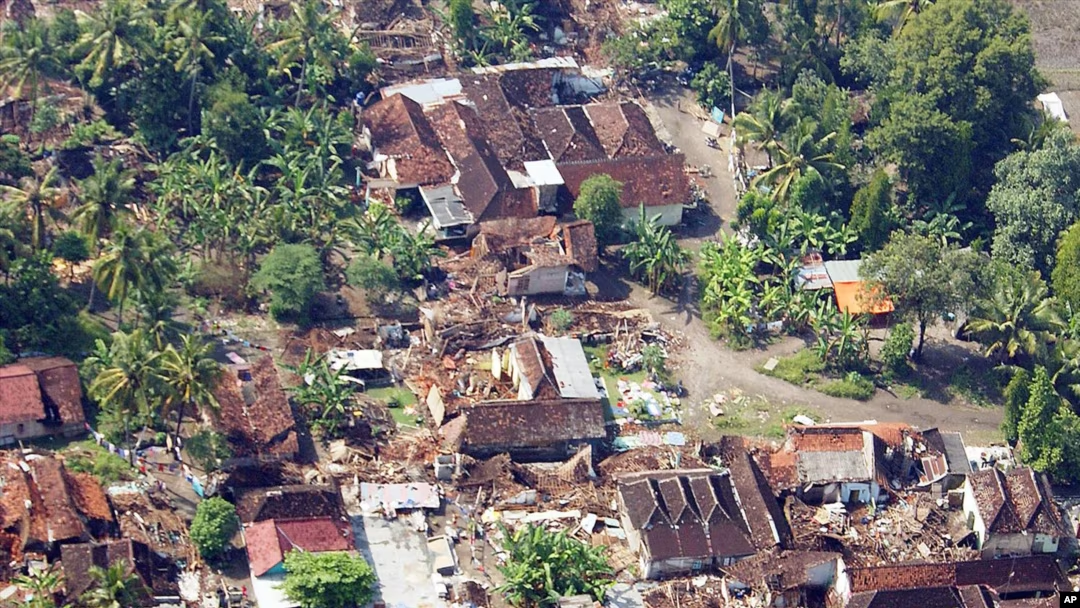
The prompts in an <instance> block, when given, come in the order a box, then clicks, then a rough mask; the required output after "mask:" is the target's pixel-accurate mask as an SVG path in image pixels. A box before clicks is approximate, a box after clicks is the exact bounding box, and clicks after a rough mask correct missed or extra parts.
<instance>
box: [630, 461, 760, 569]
mask: <svg viewBox="0 0 1080 608" xmlns="http://www.w3.org/2000/svg"><path fill="white" fill-rule="evenodd" d="M616 481H617V484H618V492H619V501H620V504H621V505H622V508H624V509H625V510H626V515H627V519H628V520H629V521H630V524H631V525H632V526H633V527H634V528H635V529H637V530H639V531H640V533H641V539H642V543H643V544H644V545H645V546H646V548H647V549H648V552H649V555H650V557H651V558H652V559H655V560H663V559H670V558H693V559H708V558H713V557H720V558H727V557H741V556H745V555H750V554H752V553H753V552H754V547H753V542H752V540H751V532H750V530H749V529H748V525H747V521H746V519H745V517H744V515H743V513H742V509H741V508H740V505H739V501H738V499H736V497H735V491H734V490H733V489H732V485H731V479H730V476H729V475H728V474H726V473H719V472H716V471H714V470H712V469H694V470H674V471H647V472H640V473H625V474H622V475H619V476H618V477H617V478H616Z"/></svg>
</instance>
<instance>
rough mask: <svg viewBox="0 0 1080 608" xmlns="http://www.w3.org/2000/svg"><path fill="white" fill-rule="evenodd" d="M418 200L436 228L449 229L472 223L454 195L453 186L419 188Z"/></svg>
mask: <svg viewBox="0 0 1080 608" xmlns="http://www.w3.org/2000/svg"><path fill="white" fill-rule="evenodd" d="M420 198H422V199H424V204H425V205H426V206H427V208H428V211H429V212H431V217H432V218H433V219H434V220H435V227H436V228H449V227H451V226H461V225H465V224H471V223H473V217H472V214H471V213H469V210H468V209H466V208H465V205H464V203H462V202H461V199H460V198H458V195H457V194H455V193H454V187H453V186H438V187H436V188H420Z"/></svg>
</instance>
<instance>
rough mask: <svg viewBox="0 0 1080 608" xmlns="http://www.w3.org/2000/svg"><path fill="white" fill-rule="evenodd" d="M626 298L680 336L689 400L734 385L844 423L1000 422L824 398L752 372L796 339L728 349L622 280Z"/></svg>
mask: <svg viewBox="0 0 1080 608" xmlns="http://www.w3.org/2000/svg"><path fill="white" fill-rule="evenodd" d="M622 289H624V290H625V289H629V291H630V295H629V300H630V302H632V303H633V304H634V305H635V306H640V307H641V308H645V309H647V310H649V312H651V313H652V315H653V317H654V318H655V319H656V320H657V321H659V322H660V323H662V324H663V325H664V326H665V327H667V328H668V329H671V330H674V331H677V332H679V333H680V334H682V336H683V339H684V340H685V349H684V350H683V351H682V352H681V353H680V354H679V356H678V360H677V365H678V370H677V371H676V375H677V377H678V378H680V379H682V381H683V383H684V385H685V386H686V388H687V390H688V391H689V393H690V402H691V403H692V404H697V403H700V402H701V401H702V400H704V399H707V398H708V397H710V396H712V395H713V394H715V393H717V392H721V391H727V390H730V389H732V388H737V389H740V390H741V391H743V392H744V393H746V394H750V395H760V396H762V397H764V398H765V399H766V400H767V401H768V402H769V403H770V404H772V405H774V406H775V408H776V409H777V410H780V409H783V408H785V407H788V406H795V405H797V406H806V407H808V408H810V409H812V410H815V411H817V412H818V413H820V415H821V416H822V417H823V418H824V419H825V420H827V421H832V422H849V421H860V420H871V419H873V420H878V421H881V422H907V423H908V424H911V425H912V426H916V427H920V428H928V427H934V426H936V427H939V428H942V429H945V430H950V431H962V432H966V433H974V434H975V436H976V437H978V438H979V439H980V440H985V439H986V438H990V437H993V436H995V434H996V433H997V432H998V431H997V429H998V426H999V425H1000V424H1001V410H1000V409H997V408H980V407H973V406H969V405H960V404H955V401H954V403H950V404H943V403H940V402H938V401H934V400H931V399H925V398H920V397H912V398H910V399H903V398H900V397H896V396H893V395H890V394H889V393H887V392H885V391H882V390H878V392H877V394H876V395H875V396H874V398H873V399H871V400H870V401H865V402H862V401H854V400H851V399H839V398H836V397H830V396H828V395H824V394H822V393H819V392H817V391H814V390H811V389H808V388H803V387H799V386H795V385H793V384H789V383H787V382H784V381H783V380H779V379H777V378H772V377H769V376H765V375H763V374H760V373H758V372H757V371H755V370H754V367H755V366H757V365H759V364H761V363H762V362H764V361H765V360H767V359H768V358H769V357H771V356H776V355H783V354H789V353H791V352H794V351H796V350H798V349H799V348H802V346H803V343H802V341H801V340H798V339H795V338H792V339H788V340H784V341H781V342H780V343H778V344H775V345H773V346H771V347H769V348H768V349H758V350H748V351H733V350H731V349H729V348H727V347H726V346H724V345H723V343H721V342H717V341H715V340H713V339H712V338H711V337H710V336H709V331H708V328H707V327H706V326H705V324H704V322H702V320H701V319H700V317H698V316H697V314H696V312H695V311H693V310H692V309H688V308H686V307H680V306H679V305H677V304H675V303H674V302H672V301H670V300H668V299H665V298H660V297H653V296H651V295H650V294H649V293H648V291H647V290H645V289H644V288H642V287H641V286H639V285H635V284H628V285H624V286H623V287H622Z"/></svg>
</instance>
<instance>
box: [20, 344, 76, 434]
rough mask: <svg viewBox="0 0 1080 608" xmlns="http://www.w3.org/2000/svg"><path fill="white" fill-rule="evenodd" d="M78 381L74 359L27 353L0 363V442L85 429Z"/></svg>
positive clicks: (73, 432) (72, 432)
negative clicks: (1, 364) (7, 363)
mask: <svg viewBox="0 0 1080 608" xmlns="http://www.w3.org/2000/svg"><path fill="white" fill-rule="evenodd" d="M85 422H86V415H85V413H84V412H83V406H82V384H81V383H80V381H79V370H78V368H76V367H75V363H73V362H72V361H70V360H68V359H65V358H63V357H30V358H27V359H20V360H19V361H18V362H17V363H13V364H11V365H5V366H3V367H0V445H7V444H11V443H15V442H16V441H18V440H23V439H33V438H36V437H45V436H48V435H56V434H62V435H65V436H73V435H78V434H80V433H84V432H86V428H85V426H84V425H85Z"/></svg>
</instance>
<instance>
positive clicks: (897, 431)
mask: <svg viewBox="0 0 1080 608" xmlns="http://www.w3.org/2000/svg"><path fill="white" fill-rule="evenodd" d="M859 428H861V429H862V430H864V431H870V432H871V433H873V434H874V436H875V437H877V438H878V439H880V440H881V441H882V442H884V443H885V445H887V446H889V447H892V448H902V447H904V443H905V440H906V438H908V437H911V438H912V439H915V440H922V435H921V434H920V433H919V432H918V431H916V430H915V429H913V428H912V427H911V425H909V424H904V423H903V422H878V423H875V424H862V425H859Z"/></svg>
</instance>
